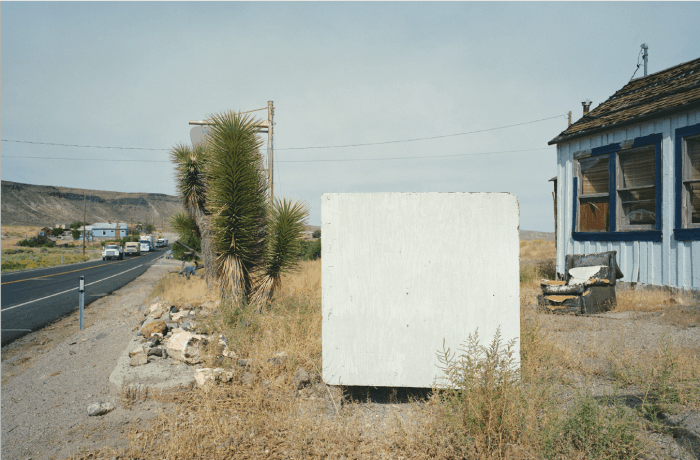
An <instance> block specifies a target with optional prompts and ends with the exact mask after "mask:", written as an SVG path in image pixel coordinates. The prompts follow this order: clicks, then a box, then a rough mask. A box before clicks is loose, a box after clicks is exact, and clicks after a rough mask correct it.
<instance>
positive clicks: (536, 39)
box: [0, 2, 700, 231]
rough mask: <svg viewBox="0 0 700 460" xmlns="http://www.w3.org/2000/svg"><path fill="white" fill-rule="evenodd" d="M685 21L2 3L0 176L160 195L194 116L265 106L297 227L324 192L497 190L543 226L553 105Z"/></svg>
mask: <svg viewBox="0 0 700 460" xmlns="http://www.w3.org/2000/svg"><path fill="white" fill-rule="evenodd" d="M697 24H700V8H698V4H697V3H695V2H682V3H669V2H662V3H652V2H643V3H635V2H622V3H608V2H589V3H556V2H544V3H528V2H516V3H509V2H479V3H462V2H447V3H434V2H428V3H422V2H410V3H402V2H389V3H366V2H363V3H325V2H311V3H292V2H283V3H273V2H253V3H247V2H215V3H201V2H197V3H190V2H173V3H171V2H152V3H141V2H123V3H121V2H118V3H92V2H75V3H61V2H48V3H41V2H2V5H1V8H0V133H1V136H2V143H1V146H0V157H1V158H0V161H1V168H0V171H1V176H2V179H3V180H10V181H15V182H23V183H31V184H39V185H54V186H65V187H77V188H87V189H96V190H109V191H120V192H149V193H165V194H169V195H175V194H176V193H177V192H176V187H175V180H174V167H173V165H172V164H171V163H170V162H169V155H168V150H169V149H171V148H172V147H174V146H175V145H176V144H178V143H190V130H191V128H192V127H191V126H189V121H190V120H202V119H205V118H206V117H207V116H209V115H212V114H215V113H220V112H223V111H227V110H234V111H247V110H253V109H258V108H262V107H266V106H267V102H268V101H273V102H274V107H275V126H274V148H275V163H274V169H275V196H276V197H286V198H290V199H294V200H303V201H306V202H307V203H308V204H309V207H310V215H309V223H310V224H311V225H320V223H321V209H320V206H321V194H322V193H351V192H352V193H372V192H509V193H512V194H514V195H516V196H517V197H518V200H519V204H520V229H521V230H537V231H553V229H554V216H553V202H552V183H551V182H548V181H549V179H551V178H552V177H553V176H555V175H556V149H555V147H554V146H548V145H547V142H548V141H550V140H551V139H553V138H554V137H555V136H556V135H558V134H559V133H560V132H561V131H563V130H564V129H566V127H567V119H566V114H567V113H568V112H569V111H572V112H573V119H574V121H575V120H577V119H578V118H580V117H581V116H582V107H581V101H583V100H585V99H590V100H592V101H593V105H592V108H595V107H596V106H597V105H598V104H600V103H601V102H603V101H605V100H606V99H607V98H608V97H609V96H611V95H612V94H613V93H614V92H615V91H617V90H618V89H620V88H622V87H623V86H624V85H625V84H626V83H627V82H628V81H629V80H630V78H631V77H632V75H633V74H634V72H635V69H636V68H637V63H638V58H639V51H640V45H641V44H642V43H647V44H648V45H649V72H650V73H652V72H656V71H660V70H663V69H665V68H668V67H671V66H673V65H676V64H679V63H681V62H685V61H689V60H692V59H696V58H698V57H700V28H698V26H697ZM640 75H643V68H640V69H639V70H638V71H637V74H636V76H640ZM254 114H255V115H258V116H261V117H263V118H266V117H267V113H266V111H259V112H254ZM513 125H518V126H513ZM464 133H468V134H464ZM440 136H443V137H440ZM431 137H432V138H433V139H426V140H413V139H422V138H431ZM265 138H266V135H265ZM11 141H23V142H22V143H19V142H11ZM394 141H402V142H394ZM404 141H405V142H404ZM26 142H37V143H53V144H74V145H81V146H104V147H130V148H139V149H156V150H124V149H114V148H111V149H105V148H95V147H68V146H57V145H42V144H31V143H26ZM356 144H374V145H364V146H358V145H356ZM346 145H355V146H352V147H337V146H346ZM302 147H323V148H312V149H308V148H302ZM30 157H39V158H30ZM108 160H128V161H108Z"/></svg>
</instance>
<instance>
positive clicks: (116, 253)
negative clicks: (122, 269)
mask: <svg viewBox="0 0 700 460" xmlns="http://www.w3.org/2000/svg"><path fill="white" fill-rule="evenodd" d="M107 259H109V260H112V259H119V260H124V251H123V249H122V246H121V244H116V243H107V244H105V247H104V249H103V250H102V260H107Z"/></svg>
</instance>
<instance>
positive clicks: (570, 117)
mask: <svg viewBox="0 0 700 460" xmlns="http://www.w3.org/2000/svg"><path fill="white" fill-rule="evenodd" d="M569 126H571V110H569Z"/></svg>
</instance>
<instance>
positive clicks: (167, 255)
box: [165, 249, 174, 259]
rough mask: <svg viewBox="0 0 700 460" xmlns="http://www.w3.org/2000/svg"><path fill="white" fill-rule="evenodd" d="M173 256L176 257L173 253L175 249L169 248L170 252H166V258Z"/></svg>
mask: <svg viewBox="0 0 700 460" xmlns="http://www.w3.org/2000/svg"><path fill="white" fill-rule="evenodd" d="M173 257H174V255H173V250H172V249H168V252H166V253H165V258H166V259H172V258H173Z"/></svg>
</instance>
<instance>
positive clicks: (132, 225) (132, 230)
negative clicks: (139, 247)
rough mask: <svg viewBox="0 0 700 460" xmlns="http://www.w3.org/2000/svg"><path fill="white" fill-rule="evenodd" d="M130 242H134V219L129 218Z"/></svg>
mask: <svg viewBox="0 0 700 460" xmlns="http://www.w3.org/2000/svg"><path fill="white" fill-rule="evenodd" d="M130 239H131V241H134V218H133V217H132V218H131V238H130Z"/></svg>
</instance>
